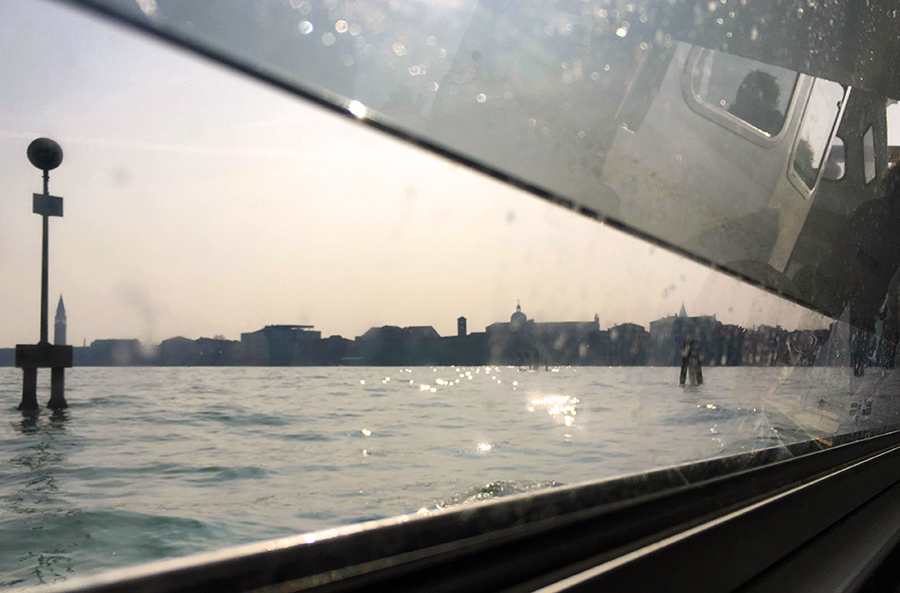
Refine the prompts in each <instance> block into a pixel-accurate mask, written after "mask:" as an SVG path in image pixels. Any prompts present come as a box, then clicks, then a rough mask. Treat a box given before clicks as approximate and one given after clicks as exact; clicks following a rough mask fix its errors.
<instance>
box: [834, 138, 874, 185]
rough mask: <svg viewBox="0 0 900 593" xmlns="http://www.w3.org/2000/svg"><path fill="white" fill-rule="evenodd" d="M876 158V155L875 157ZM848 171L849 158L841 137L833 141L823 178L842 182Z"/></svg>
mask: <svg viewBox="0 0 900 593" xmlns="http://www.w3.org/2000/svg"><path fill="white" fill-rule="evenodd" d="M873 156H874V155H873ZM846 170H847V157H846V154H845V150H844V141H843V140H842V139H841V137H840V136H835V137H834V138H832V139H831V148H829V149H828V159H827V160H826V161H825V166H824V167H823V169H822V177H823V178H824V179H828V180H829V181H840V180H841V179H843V178H844V173H845V172H846Z"/></svg>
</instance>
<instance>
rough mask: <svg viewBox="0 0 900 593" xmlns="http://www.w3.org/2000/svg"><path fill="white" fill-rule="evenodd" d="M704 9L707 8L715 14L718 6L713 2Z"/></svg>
mask: <svg viewBox="0 0 900 593" xmlns="http://www.w3.org/2000/svg"><path fill="white" fill-rule="evenodd" d="M706 7H707V8H709V11H710V12H715V11H716V8H718V7H719V6H718V5H717V4H716V3H715V2H710V3H709V4H707V5H706Z"/></svg>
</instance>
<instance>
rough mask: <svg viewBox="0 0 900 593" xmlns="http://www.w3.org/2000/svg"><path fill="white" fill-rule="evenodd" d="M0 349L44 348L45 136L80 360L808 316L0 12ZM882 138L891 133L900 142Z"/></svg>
mask: <svg viewBox="0 0 900 593" xmlns="http://www.w3.org/2000/svg"><path fill="white" fill-rule="evenodd" d="M0 81H2V83H0V175H2V179H3V184H2V186H0V308H2V311H3V312H4V318H3V323H2V324H0V347H10V346H13V345H14V344H16V343H29V342H31V343H33V342H36V341H37V338H38V329H39V307H38V302H39V296H40V266H39V262H40V231H41V224H40V218H39V217H38V216H37V215H35V214H32V213H31V194H32V193H33V192H39V191H40V190H41V179H40V172H39V171H38V170H37V169H34V168H33V167H32V166H31V165H30V164H29V163H28V161H27V159H26V157H25V149H26V147H27V146H28V144H29V142H31V140H33V139H34V138H36V137H39V136H49V137H52V138H54V139H55V140H57V141H58V142H59V143H60V144H61V145H62V147H63V149H64V151H65V161H64V162H63V164H62V166H61V167H60V168H59V169H57V170H56V171H54V172H52V173H51V181H50V190H51V193H53V194H54V195H58V196H63V197H64V198H65V217H64V218H62V219H51V233H50V251H51V269H50V294H51V316H52V314H53V311H55V307H56V301H57V299H58V298H59V294H60V293H63V295H64V297H65V302H66V309H67V312H68V319H69V324H68V325H69V328H68V335H69V341H70V343H74V344H76V345H81V343H82V340H87V342H88V343H90V341H91V340H94V339H97V338H122V337H138V338H140V339H142V340H145V341H150V342H154V341H159V340H162V339H165V338H168V337H172V336H176V335H183V336H187V337H190V338H197V337H201V336H213V335H215V334H224V335H225V336H226V337H228V338H231V339H238V338H239V337H240V332H243V331H253V330H256V329H259V328H261V327H262V326H264V325H267V324H281V323H285V324H286V323H303V324H313V325H315V326H316V328H317V329H320V330H322V332H323V335H332V334H341V335H344V336H345V337H353V336H356V335H360V334H361V333H363V332H364V331H365V330H366V329H368V328H369V327H371V326H373V325H383V324H391V325H433V326H434V327H435V329H437V330H438V332H439V333H441V334H442V335H448V334H452V333H455V327H456V321H455V320H456V318H457V317H458V316H459V315H464V316H466V317H467V318H468V320H469V328H470V331H478V330H481V329H482V328H483V327H484V326H486V325H488V324H490V323H493V322H495V321H503V320H508V318H509V315H510V314H511V313H512V311H513V310H514V308H515V305H516V301H517V299H519V300H521V303H522V307H523V310H524V311H525V312H526V313H527V314H528V315H529V317H533V318H535V319H537V320H538V321H554V320H589V319H591V318H593V315H594V314H595V313H597V314H599V316H600V320H601V326H603V327H606V326H609V325H613V324H616V323H622V322H626V321H628V322H637V323H640V324H644V325H646V324H647V323H648V322H649V321H650V320H652V319H656V318H659V317H662V316H665V315H670V314H673V313H675V312H677V311H678V309H679V308H680V306H681V304H682V302H683V303H684V304H685V306H686V307H687V310H688V313H690V314H716V315H718V317H719V319H721V320H723V321H725V322H736V323H741V324H743V325H745V326H750V325H755V324H760V323H769V324H774V323H781V324H782V325H785V326H796V325H797V324H798V323H799V324H801V325H812V324H815V323H816V322H815V320H814V317H815V316H813V315H811V314H809V313H808V312H807V313H804V312H803V311H802V310H801V309H799V308H796V307H792V306H790V305H787V304H784V303H782V302H781V301H779V300H778V299H775V298H774V297H770V296H769V295H766V294H764V293H762V292H760V291H757V290H755V289H753V288H750V287H746V286H743V285H741V284H740V283H737V282H735V281H733V280H730V279H728V278H726V277H724V276H721V275H719V274H716V273H713V272H710V271H709V270H707V269H705V268H703V267H701V266H699V265H696V264H693V263H691V262H687V261H684V260H682V259H681V258H679V257H676V256H673V255H671V254H668V253H666V252H664V251H663V250H660V249H655V248H653V247H652V246H650V245H647V244H645V243H643V242H641V241H637V240H635V239H633V238H630V237H627V236H625V235H623V234H621V233H618V232H616V231H613V230H610V229H607V228H605V227H604V226H603V225H600V224H597V223H596V222H594V221H591V220H588V219H585V218H583V217H580V216H578V215H575V214H572V213H571V212H568V211H565V210H562V209H560V208H558V207H555V206H552V205H550V204H548V203H546V202H544V201H542V200H539V199H537V198H533V197H531V196H529V195H527V194H524V193H522V192H519V191H517V190H515V189H512V188H509V187H507V186H505V185H503V184H501V183H499V182H495V181H493V180H491V179H488V178H486V177H484V176H482V175H479V174H475V173H473V172H471V171H469V170H466V169H465V168H463V167H460V166H457V165H453V164H451V163H448V162H446V161H444V160H442V159H440V158H438V157H435V156H432V155H429V154H426V153H424V152H422V151H421V150H419V149H416V148H414V147H411V146H407V145H404V144H402V143H399V142H397V141H394V140H391V139H389V138H387V137H385V136H383V135H381V134H378V133H376V132H373V131H370V130H367V129H365V128H363V127H362V126H359V125H357V124H355V123H353V122H350V121H347V120H345V119H343V118H338V117H335V116H333V115H332V114H329V113H326V112H324V111H322V110H321V109H319V108H316V107H314V106H312V105H309V104H307V103H305V102H303V101H302V100H299V99H297V98H296V97H294V96H291V95H288V94H285V93H282V92H280V91H277V90H274V89H270V88H268V87H265V86H262V85H261V84H259V83H257V82H255V81H253V80H250V79H247V78H245V77H243V76H241V75H237V74H234V73H232V72H230V71H228V70H225V69H223V68H220V67H218V66H215V65H212V64H211V63H209V62H206V61H204V60H202V59H199V58H194V57H191V56H189V55H186V54H184V53H182V52H180V51H178V50H174V49H171V48H169V47H166V46H163V45H161V44H159V43H157V42H154V41H152V40H149V39H147V38H145V37H142V36H139V35H137V34H135V33H132V32H130V31H125V30H120V29H118V28H116V27H114V26H111V25H110V24H109V23H107V22H105V21H100V20H98V19H96V18H94V17H91V16H87V15H85V14H81V13H78V12H76V11H73V10H72V9H71V8H69V7H68V6H66V5H58V4H55V3H45V2H40V1H37V0H3V2H2V3H0ZM892 123H893V122H892Z"/></svg>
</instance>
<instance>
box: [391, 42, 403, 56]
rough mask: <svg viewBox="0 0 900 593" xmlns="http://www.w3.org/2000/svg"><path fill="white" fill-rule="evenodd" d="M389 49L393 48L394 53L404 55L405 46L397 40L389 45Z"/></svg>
mask: <svg viewBox="0 0 900 593" xmlns="http://www.w3.org/2000/svg"><path fill="white" fill-rule="evenodd" d="M391 49H393V50H394V53H395V54H397V55H398V56H405V55H406V46H405V45H403V44H402V43H400V42H399V41H398V42H396V43H394V45H392V46H391Z"/></svg>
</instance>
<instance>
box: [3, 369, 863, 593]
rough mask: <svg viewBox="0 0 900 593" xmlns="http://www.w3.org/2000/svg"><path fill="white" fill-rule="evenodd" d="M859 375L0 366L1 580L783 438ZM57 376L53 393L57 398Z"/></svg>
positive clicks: (93, 568) (88, 568)
mask: <svg viewBox="0 0 900 593" xmlns="http://www.w3.org/2000/svg"><path fill="white" fill-rule="evenodd" d="M845 374H846V370H845V369H809V368H806V369H799V368H768V369H767V368H711V369H706V370H705V372H704V375H705V379H706V384H705V385H703V386H701V387H693V388H691V387H688V388H681V387H679V386H678V385H677V379H678V369H677V368H651V367H643V368H621V367H620V368H584V367H579V368H575V367H563V368H557V369H550V370H549V371H546V370H543V369H542V370H540V371H528V370H520V369H517V368H511V367H471V368H469V367H439V368H432V367H415V368H409V369H407V368H396V367H385V368H361V367H356V368H348V367H339V368H259V367H253V368H147V367H143V368H75V369H71V370H70V371H69V372H68V373H67V375H66V383H67V390H66V397H67V399H68V401H69V404H70V407H69V408H68V409H67V410H65V411H64V412H62V413H56V414H54V413H52V412H50V411H49V410H46V409H44V410H41V412H40V414H39V415H37V416H33V415H23V414H22V413H20V412H17V411H16V410H15V407H16V405H17V404H18V403H19V400H20V398H21V371H19V370H18V369H13V368H0V409H2V414H3V418H2V420H0V586H6V587H8V586H24V585H37V584H42V583H54V582H58V581H60V580H63V579H68V578H71V577H73V576H84V575H88V574H92V573H96V572H100V571H103V570H106V569H110V568H113V567H121V566H127V565H132V564H137V563H143V562H148V561H151V560H157V559H162V558H171V557H177V556H184V555H188V554H192V553H196V552H202V551H210V550H215V549H219V548H222V547H225V546H230V545H235V544H241V543H248V542H253V541H258V540H262V539H267V538H272V537H278V536H285V535H289V534H295V533H299V532H305V531H312V530H318V529H323V528H327V527H334V526H337V525H342V524H347V523H353V522H358V521H364V520H369V519H376V518H383V517H388V516H393V515H399V514H404V513H415V512H417V511H418V510H419V509H423V508H424V509H428V510H429V511H431V512H436V511H439V510H440V509H442V508H447V507H450V506H455V505H460V504H471V503H473V502H477V501H480V500H485V499H489V498H493V497H497V496H502V495H506V494H512V493H516V492H527V491H532V490H537V489H541V488H547V487H552V486H554V485H558V484H572V483H576V482H582V481H586V480H592V479H598V478H603V477H611V476H616V475H622V474H627V473H634V472H639V471H643V470H647V469H651V468H657V467H661V466H668V465H673V464H677V463H682V462H686V461H690V460H695V459H702V458H708V457H711V456H716V455H724V454H731V453H738V452H741V451H745V450H748V449H752V448H759V447H766V446H772V445H777V444H779V443H782V442H785V441H791V440H798V439H801V438H808V435H807V433H805V432H804V431H802V430H800V429H799V428H798V427H797V426H796V425H794V426H791V425H790V424H791V423H790V422H789V421H787V422H786V421H785V419H784V417H783V416H779V417H778V419H776V416H775V415H773V413H772V410H771V405H769V407H768V408H767V407H766V399H767V398H771V397H772V396H777V397H780V398H782V399H784V400H785V401H786V400H792V399H793V400H797V401H799V400H801V399H803V398H810V397H814V398H818V399H819V400H821V398H831V399H834V400H838V399H841V398H844V399H846V396H847V394H848V393H849V392H848V391H847V382H846V379H845ZM48 375H49V373H42V374H40V376H39V385H38V388H39V399H40V401H41V402H42V403H45V402H46V399H47V398H48V397H49V377H48Z"/></svg>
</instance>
